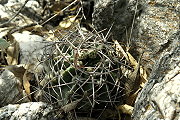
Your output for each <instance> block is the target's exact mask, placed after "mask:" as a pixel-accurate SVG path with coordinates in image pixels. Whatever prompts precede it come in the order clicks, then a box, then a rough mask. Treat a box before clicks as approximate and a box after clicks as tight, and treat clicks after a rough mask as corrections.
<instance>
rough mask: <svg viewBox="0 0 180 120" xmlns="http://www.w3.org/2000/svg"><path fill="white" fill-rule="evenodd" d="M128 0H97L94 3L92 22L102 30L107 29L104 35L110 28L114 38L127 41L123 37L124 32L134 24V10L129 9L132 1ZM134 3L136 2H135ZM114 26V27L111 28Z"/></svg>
mask: <svg viewBox="0 0 180 120" xmlns="http://www.w3.org/2000/svg"><path fill="white" fill-rule="evenodd" d="M132 1H133V0H131V1H128V0H97V1H95V5H94V13H93V20H92V23H93V25H94V27H95V28H96V29H97V30H98V31H100V30H104V29H106V31H105V32H103V33H104V36H106V34H107V32H108V30H110V31H111V32H110V33H111V34H112V36H113V39H116V40H119V41H121V42H122V41H123V42H126V40H127V38H126V39H124V40H123V39H122V36H123V34H124V33H125V32H126V31H128V29H129V28H130V27H131V25H132V20H133V10H132V9H128V8H129V7H130V6H132V3H133V2H134V1H133V2H132ZM133 4H134V3H133ZM111 27H112V28H111Z"/></svg>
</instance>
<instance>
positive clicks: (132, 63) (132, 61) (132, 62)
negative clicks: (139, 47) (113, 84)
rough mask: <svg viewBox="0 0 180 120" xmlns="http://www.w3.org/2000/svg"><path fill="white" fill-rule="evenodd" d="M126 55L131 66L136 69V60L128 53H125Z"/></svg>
mask: <svg viewBox="0 0 180 120" xmlns="http://www.w3.org/2000/svg"><path fill="white" fill-rule="evenodd" d="M126 53H127V56H128V58H129V61H130V63H131V65H133V66H135V67H136V66H137V65H138V62H137V61H136V59H134V57H133V56H132V55H131V54H130V53H129V52H126Z"/></svg>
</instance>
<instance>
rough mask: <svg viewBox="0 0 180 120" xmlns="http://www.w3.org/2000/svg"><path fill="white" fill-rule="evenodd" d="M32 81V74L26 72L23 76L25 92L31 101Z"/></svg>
mask: <svg viewBox="0 0 180 120" xmlns="http://www.w3.org/2000/svg"><path fill="white" fill-rule="evenodd" d="M31 79H32V73H30V72H28V71H27V70H26V71H25V73H24V76H23V86H24V89H25V92H26V94H27V95H28V98H29V99H30V100H32V99H31V95H30V93H31V90H30V86H31V85H30V83H29V81H30V80H31Z"/></svg>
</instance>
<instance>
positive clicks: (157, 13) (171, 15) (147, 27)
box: [131, 0, 180, 70]
mask: <svg viewBox="0 0 180 120" xmlns="http://www.w3.org/2000/svg"><path fill="white" fill-rule="evenodd" d="M138 4H140V5H141V6H142V8H143V9H142V12H141V14H140V16H139V17H138V18H137V19H136V22H135V25H134V26H135V28H134V30H133V32H132V39H131V41H132V45H133V48H135V49H137V51H138V52H141V51H145V54H144V56H143V63H142V64H143V65H144V66H146V68H147V69H149V70H151V69H152V67H153V65H154V64H155V62H156V61H157V60H158V59H159V58H160V57H161V56H162V54H163V53H164V52H166V51H169V49H171V48H172V47H171V46H172V45H171V44H172V43H173V42H172V41H173V39H174V38H175V37H176V36H177V34H178V31H179V25H180V24H179V20H180V18H179V12H180V7H179V6H180V2H179V1H178V0H154V1H151V0H141V1H139V3H138ZM178 44H179V43H178Z"/></svg>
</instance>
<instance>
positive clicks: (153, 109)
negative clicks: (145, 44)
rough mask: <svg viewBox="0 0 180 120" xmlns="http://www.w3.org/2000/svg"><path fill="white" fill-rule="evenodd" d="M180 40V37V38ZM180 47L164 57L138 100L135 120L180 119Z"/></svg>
mask: <svg viewBox="0 0 180 120" xmlns="http://www.w3.org/2000/svg"><path fill="white" fill-rule="evenodd" d="M179 40H180V37H179ZM179 71H180V46H179V44H178V45H177V44H176V46H174V47H173V49H172V50H171V51H169V52H167V53H165V54H164V55H163V57H162V58H161V59H160V60H159V62H157V64H156V65H155V69H154V70H153V71H152V74H151V77H150V79H149V81H148V82H147V83H146V85H145V87H144V88H143V90H142V91H141V93H140V94H139V96H138V97H137V99H136V103H135V107H134V113H133V118H134V120H161V119H163V120H179V119H180V114H179V112H180V108H179V104H180V88H179V86H180V84H179V83H180V73H179Z"/></svg>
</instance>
